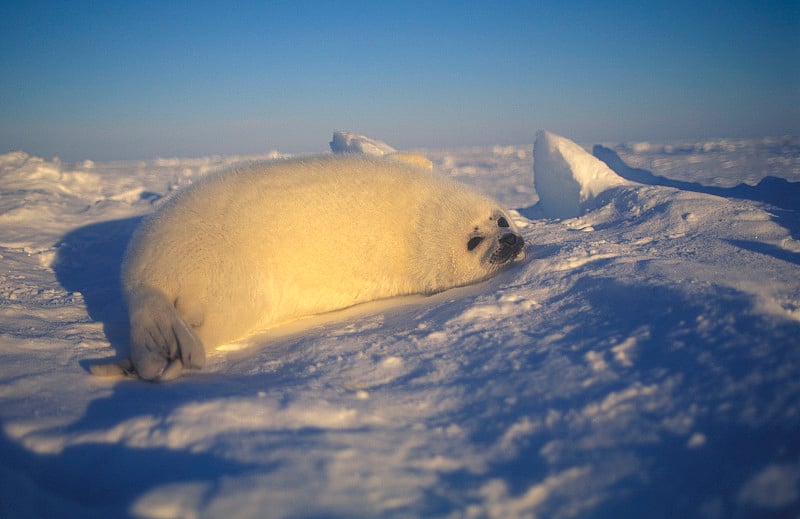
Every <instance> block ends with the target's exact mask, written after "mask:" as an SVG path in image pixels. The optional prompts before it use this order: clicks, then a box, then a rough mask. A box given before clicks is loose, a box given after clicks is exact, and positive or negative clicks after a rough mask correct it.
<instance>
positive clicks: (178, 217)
mask: <svg viewBox="0 0 800 519" xmlns="http://www.w3.org/2000/svg"><path fill="white" fill-rule="evenodd" d="M409 162H411V163H409ZM413 162H414V161H413V160H411V161H409V160H407V158H405V159H402V160H391V159H387V158H366V157H353V156H345V157H321V158H314V159H305V160H289V161H278V162H272V163H266V164H261V165H253V166H251V167H247V168H244V169H239V170H233V171H229V172H225V173H222V174H218V175H211V176H209V177H206V178H204V179H201V180H200V181H198V182H197V183H195V184H194V185H192V186H190V187H188V188H186V189H185V190H183V191H181V192H179V193H178V194H176V195H175V196H174V197H173V198H171V199H170V200H168V201H167V202H166V203H165V204H164V205H163V206H162V207H161V208H160V209H159V210H158V211H157V212H156V213H155V214H154V215H152V216H151V217H150V218H148V219H147V220H145V221H144V222H143V224H142V225H141V227H140V228H139V229H138V230H137V232H136V233H135V235H134V237H133V239H132V241H131V243H130V245H129V247H128V251H127V253H126V258H125V261H124V264H123V269H122V285H123V293H124V295H125V298H126V303H127V305H128V310H129V314H130V321H131V360H132V361H133V365H134V368H135V370H136V371H137V373H138V374H139V375H140V376H141V377H142V378H145V379H167V378H172V377H174V376H177V375H178V374H180V371H181V368H183V367H196V368H199V367H202V366H203V364H204V361H205V348H212V347H214V346H217V345H219V344H223V343H225V342H229V341H233V340H236V339H239V338H241V337H243V336H245V335H246V334H248V333H250V332H253V331H255V330H258V329H261V328H264V327H267V326H270V325H274V324H277V323H281V322H285V321H289V320H292V319H295V318H298V317H302V316H307V315H312V314H317V313H322V312H327V311H331V310H336V309H340V308H345V307H348V306H352V305H355V304H358V303H362V302H365V301H370V300H375V299H380V298H386V297H391V296H396V295H402V294H413V293H425V294H428V293H434V292H438V291H441V290H445V289H447V288H451V287H455V286H460V285H465V284H469V283H473V282H476V281H479V280H481V279H484V278H486V277H488V276H489V275H491V274H492V273H494V272H496V271H497V270H498V269H499V268H500V267H501V266H503V265H504V264H506V263H508V262H509V261H511V260H512V259H514V258H515V257H516V256H517V255H518V254H519V253H520V251H521V249H522V245H523V240H522V238H521V237H520V236H519V234H518V232H517V230H516V228H515V227H514V224H513V223H512V222H511V220H510V218H508V216H507V215H506V214H505V213H504V212H503V211H502V210H501V209H500V208H499V206H498V205H497V204H496V203H495V202H493V201H492V200H490V199H488V198H486V197H484V196H481V195H479V194H477V193H474V192H472V191H470V190H469V189H468V188H466V187H464V186H462V185H460V184H457V183H454V182H452V181H449V180H447V179H444V178H442V177H439V176H437V175H435V174H433V173H431V172H430V171H428V170H426V169H425V168H424V167H420V166H418V165H415V164H414V163H413Z"/></svg>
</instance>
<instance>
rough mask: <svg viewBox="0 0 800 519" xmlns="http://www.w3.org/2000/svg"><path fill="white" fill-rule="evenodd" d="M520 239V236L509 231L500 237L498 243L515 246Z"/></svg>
mask: <svg viewBox="0 0 800 519" xmlns="http://www.w3.org/2000/svg"><path fill="white" fill-rule="evenodd" d="M521 241H522V238H520V237H519V236H517V235H516V234H514V233H511V232H509V233H506V234H504V235H502V236H501V237H500V245H502V246H504V247H517V246H518V245H519V242H521Z"/></svg>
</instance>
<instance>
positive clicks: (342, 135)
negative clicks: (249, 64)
mask: <svg viewBox="0 0 800 519" xmlns="http://www.w3.org/2000/svg"><path fill="white" fill-rule="evenodd" d="M330 145H331V151H333V152H334V153H363V154H364V155H378V156H380V155H386V154H388V153H394V152H395V151H397V150H395V149H394V148H392V147H391V146H389V145H388V144H386V143H385V142H383V141H379V140H376V139H372V138H370V137H367V136H366V135H359V134H357V133H350V132H343V131H341V130H336V131H334V132H333V140H332V141H331V142H330Z"/></svg>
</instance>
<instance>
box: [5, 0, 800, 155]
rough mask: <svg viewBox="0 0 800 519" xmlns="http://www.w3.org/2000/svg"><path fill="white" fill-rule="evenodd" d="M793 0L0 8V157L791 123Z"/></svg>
mask: <svg viewBox="0 0 800 519" xmlns="http://www.w3.org/2000/svg"><path fill="white" fill-rule="evenodd" d="M798 107H800V2H798V1H797V0H794V1H784V2H776V1H751V2H744V1H737V0H729V1H720V2H705V1H702V0H698V1H690V2H682V1H670V2H635V1H633V2H613V1H612V2H596V1H595V2H569V1H552V2H551V1H542V2H498V1H487V2H397V3H394V2H375V1H369V2H358V1H352V2H333V1H330V0H328V1H324V2H291V1H290V2H266V1H263V2H202V1H195V2H167V1H154V2H150V1H143V0H142V1H137V2H129V1H122V2H115V1H104V2H88V1H80V0H76V1H63V2H37V1H35V0H25V1H13V0H12V1H11V2H8V1H7V2H5V3H4V5H3V6H2V7H0V152H5V151H10V150H16V149H22V150H25V151H27V152H29V153H32V154H35V155H40V156H44V157H51V156H54V155H57V156H59V157H61V158H62V159H65V160H82V159H86V158H91V159H97V160H108V159H145V158H152V157H156V156H201V155H209V154H236V153H262V152H266V151H270V150H273V149H278V150H280V151H287V152H320V151H325V149H326V145H327V142H328V140H329V139H330V135H331V133H332V131H333V130H334V129H344V130H351V131H355V132H358V133H366V134H368V135H370V136H372V137H375V138H379V139H382V140H385V141H387V142H388V143H390V144H392V145H393V146H395V147H397V148H413V147H434V148H437V147H438V148H441V147H455V146H468V145H469V146H471V145H491V144H529V143H531V142H532V141H533V138H534V135H535V132H536V130H538V129H547V130H551V131H554V132H557V133H561V134H563V135H565V136H568V137H570V138H572V139H575V140H578V141H580V142H587V143H592V142H620V141H627V140H651V141H665V140H680V139H703V138H715V137H761V136H768V135H769V136H779V135H784V134H794V135H797V134H798V133H800V108H798Z"/></svg>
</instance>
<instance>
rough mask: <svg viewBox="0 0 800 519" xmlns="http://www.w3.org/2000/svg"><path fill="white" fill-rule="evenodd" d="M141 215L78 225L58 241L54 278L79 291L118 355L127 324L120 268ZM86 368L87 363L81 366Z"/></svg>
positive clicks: (122, 354)
mask: <svg viewBox="0 0 800 519" xmlns="http://www.w3.org/2000/svg"><path fill="white" fill-rule="evenodd" d="M141 220H142V217H134V218H125V219H121V220H111V221H107V222H100V223H94V224H91V225H86V226H84V227H80V228H78V229H75V230H74V231H71V232H69V233H67V234H66V235H65V236H64V237H63V238H62V239H61V240H60V241H59V242H58V244H57V246H58V254H57V256H56V259H55V261H54V263H53V270H54V271H55V274H56V279H58V282H59V283H61V286H63V287H64V288H65V289H66V290H68V291H69V292H79V293H80V294H81V295H82V296H83V299H84V302H85V304H86V310H87V312H88V313H89V317H91V318H92V320H94V321H99V322H102V323H103V330H104V332H105V334H106V337H108V340H109V342H110V343H111V345H112V346H113V347H114V348H115V349H116V350H117V355H118V356H120V357H126V356H127V353H128V335H129V330H130V326H129V324H128V314H127V310H126V309H125V304H124V302H123V299H122V288H121V286H120V269H121V265H122V258H123V257H124V255H125V249H126V248H127V246H128V242H129V241H130V239H131V236H132V235H133V232H134V231H135V230H136V227H137V226H138V225H139V222H140V221H141ZM84 368H88V366H84Z"/></svg>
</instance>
